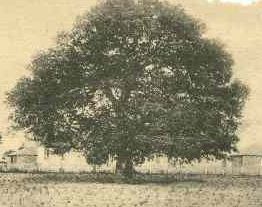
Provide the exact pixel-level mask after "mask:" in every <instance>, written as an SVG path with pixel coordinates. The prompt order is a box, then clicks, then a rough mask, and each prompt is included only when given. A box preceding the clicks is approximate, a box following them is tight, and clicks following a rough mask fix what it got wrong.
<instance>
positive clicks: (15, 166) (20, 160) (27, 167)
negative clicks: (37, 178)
mask: <svg viewBox="0 0 262 207" xmlns="http://www.w3.org/2000/svg"><path fill="white" fill-rule="evenodd" d="M37 156H38V154H37V149H36V148H35V147H34V146H28V145H25V144H24V145H22V146H21V147H20V148H18V149H17V150H9V151H7V152H5V153H4V155H3V160H4V161H5V163H6V164H5V165H6V169H7V170H21V171H34V170H37V169H38V165H37Z"/></svg>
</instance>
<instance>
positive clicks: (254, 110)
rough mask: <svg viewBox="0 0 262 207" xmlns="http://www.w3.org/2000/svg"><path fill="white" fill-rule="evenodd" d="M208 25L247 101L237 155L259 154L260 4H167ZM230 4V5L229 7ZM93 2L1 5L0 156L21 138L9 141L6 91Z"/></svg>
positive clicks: (28, 0)
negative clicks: (248, 92) (243, 86)
mask: <svg viewBox="0 0 262 207" xmlns="http://www.w3.org/2000/svg"><path fill="white" fill-rule="evenodd" d="M170 1H171V2H172V3H180V4H182V5H183V6H184V7H185V10H186V12H188V13H189V14H191V15H193V16H195V17H196V18H199V19H201V20H202V22H204V23H206V25H207V35H208V36H209V37H212V38H216V39H219V40H221V41H222V42H223V43H224V44H225V46H226V49H227V50H228V51H229V52H230V53H231V54H232V55H233V58H234V59H235V66H234V74H235V77H236V78H238V79H240V80H242V81H243V82H245V83H247V84H248V85H249V87H250V88H251V95H250V97H249V101H248V103H247V105H246V108H245V111H244V119H243V126H242V127H241V128H240V130H239V134H240V138H241V141H240V143H239V147H240V150H241V151H256V152H262V72H261V70H262V58H261V57H262V50H261V48H262V3H261V1H259V2H256V3H253V4H247V3H251V2H255V1H251V0H238V1H237V0H223V2H224V1H227V2H231V3H219V1H218V0H213V1H208V0H170ZM232 2H233V3H232ZM95 3H96V0H73V1H72V0H45V1H43V0H12V1H3V0H2V1H1V4H0V130H1V131H3V132H4V136H5V141H4V143H3V144H2V145H1V146H0V152H1V151H3V150H5V149H7V148H14V147H16V146H19V145H20V144H21V141H19V140H23V139H22V137H23V136H22V135H21V134H17V135H14V134H9V135H7V133H6V132H7V130H6V129H7V127H8V125H9V122H8V120H7V116H8V110H7V108H6V106H5V104H4V103H3V101H4V94H5V91H7V90H9V89H10V88H12V87H13V86H14V85H15V83H16V81H17V79H18V78H20V77H21V76H23V75H26V74H27V71H26V69H25V68H26V65H27V64H28V63H29V62H30V60H31V57H32V56H33V55H34V54H35V53H36V52H37V51H39V50H42V49H46V48H48V47H50V46H52V44H53V42H54V38H55V36H56V34H57V32H59V31H62V30H69V29H70V28H71V27H72V24H73V22H74V20H75V18H76V17H77V16H78V15H81V14H83V12H85V11H86V10H88V9H89V8H90V6H92V5H94V4H95Z"/></svg>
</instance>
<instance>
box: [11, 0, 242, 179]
mask: <svg viewBox="0 0 262 207" xmlns="http://www.w3.org/2000/svg"><path fill="white" fill-rule="evenodd" d="M203 32H204V25H203V24H201V23H199V22H198V21H197V20H195V19H194V18H192V17H190V16H188V15H187V14H185V13H184V11H183V9H182V8H180V7H178V6H172V5H169V4H167V3H161V2H159V1H157V0H140V1H134V0H107V1H105V2H103V3H100V4H99V5H98V6H97V7H95V8H93V9H92V10H91V11H90V12H89V13H87V14H86V15H84V16H82V17H81V18H79V19H78V21H77V23H76V24H75V26H74V27H73V29H72V30H71V31H70V32H68V33H62V34H60V35H59V36H58V38H57V44H56V46H55V47H53V48H51V49H49V50H47V51H45V52H41V53H40V54H38V55H37V56H36V57H35V58H34V59H33V61H32V63H31V64H30V66H29V69H30V70H31V76H29V77H24V78H22V79H21V80H20V81H19V82H18V83H17V85H16V86H15V88H14V89H13V90H12V91H10V92H9V93H8V98H7V99H8V103H9V104H10V106H11V107H12V108H13V112H14V113H13V114H12V119H13V120H14V122H15V123H16V124H17V126H19V127H21V128H24V129H27V130H28V132H30V133H32V134H33V135H34V137H35V139H36V140H39V141H40V142H41V143H42V144H44V145H45V146H47V147H55V148H56V149H58V151H59V149H60V150H62V151H63V150H66V151H67V150H70V149H72V148H74V149H78V150H81V151H82V152H83V153H84V155H85V157H86V159H87V161H88V162H89V163H92V164H98V165H99V164H103V163H106V162H107V161H108V160H109V158H110V157H111V158H114V159H116V160H117V169H118V170H120V171H121V172H122V173H124V174H126V175H130V174H132V172H133V165H135V164H140V163H143V162H144V161H145V160H146V159H151V158H152V157H153V156H155V155H158V156H161V155H165V156H167V157H168V158H169V159H170V160H173V161H176V160H178V159H179V160H182V161H186V162H191V161H193V160H196V159H198V160H200V159H201V158H203V157H210V156H213V157H216V158H222V157H224V156H225V155H226V154H227V153H230V152H232V151H235V150H236V143H237V141H238V137H237V135H236V130H237V128H238V126H239V124H240V118H241V111H242V108H243V105H244V102H245V99H246V97H247V87H246V86H245V85H243V84H242V83H240V82H239V81H234V80H232V64H233V60H232V58H231V56H230V55H229V54H228V53H227V52H226V51H225V50H224V49H223V46H222V45H221V44H220V43H219V42H217V41H215V40H211V39H208V38H206V37H205V36H203Z"/></svg>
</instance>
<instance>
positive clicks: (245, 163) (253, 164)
mask: <svg viewBox="0 0 262 207" xmlns="http://www.w3.org/2000/svg"><path fill="white" fill-rule="evenodd" d="M231 163H232V174H233V175H262V155H256V154H238V155H231Z"/></svg>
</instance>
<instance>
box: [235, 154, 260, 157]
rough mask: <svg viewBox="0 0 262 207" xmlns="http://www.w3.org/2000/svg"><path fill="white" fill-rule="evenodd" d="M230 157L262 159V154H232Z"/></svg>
mask: <svg viewBox="0 0 262 207" xmlns="http://www.w3.org/2000/svg"><path fill="white" fill-rule="evenodd" d="M230 157H262V154H234V155H230Z"/></svg>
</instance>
